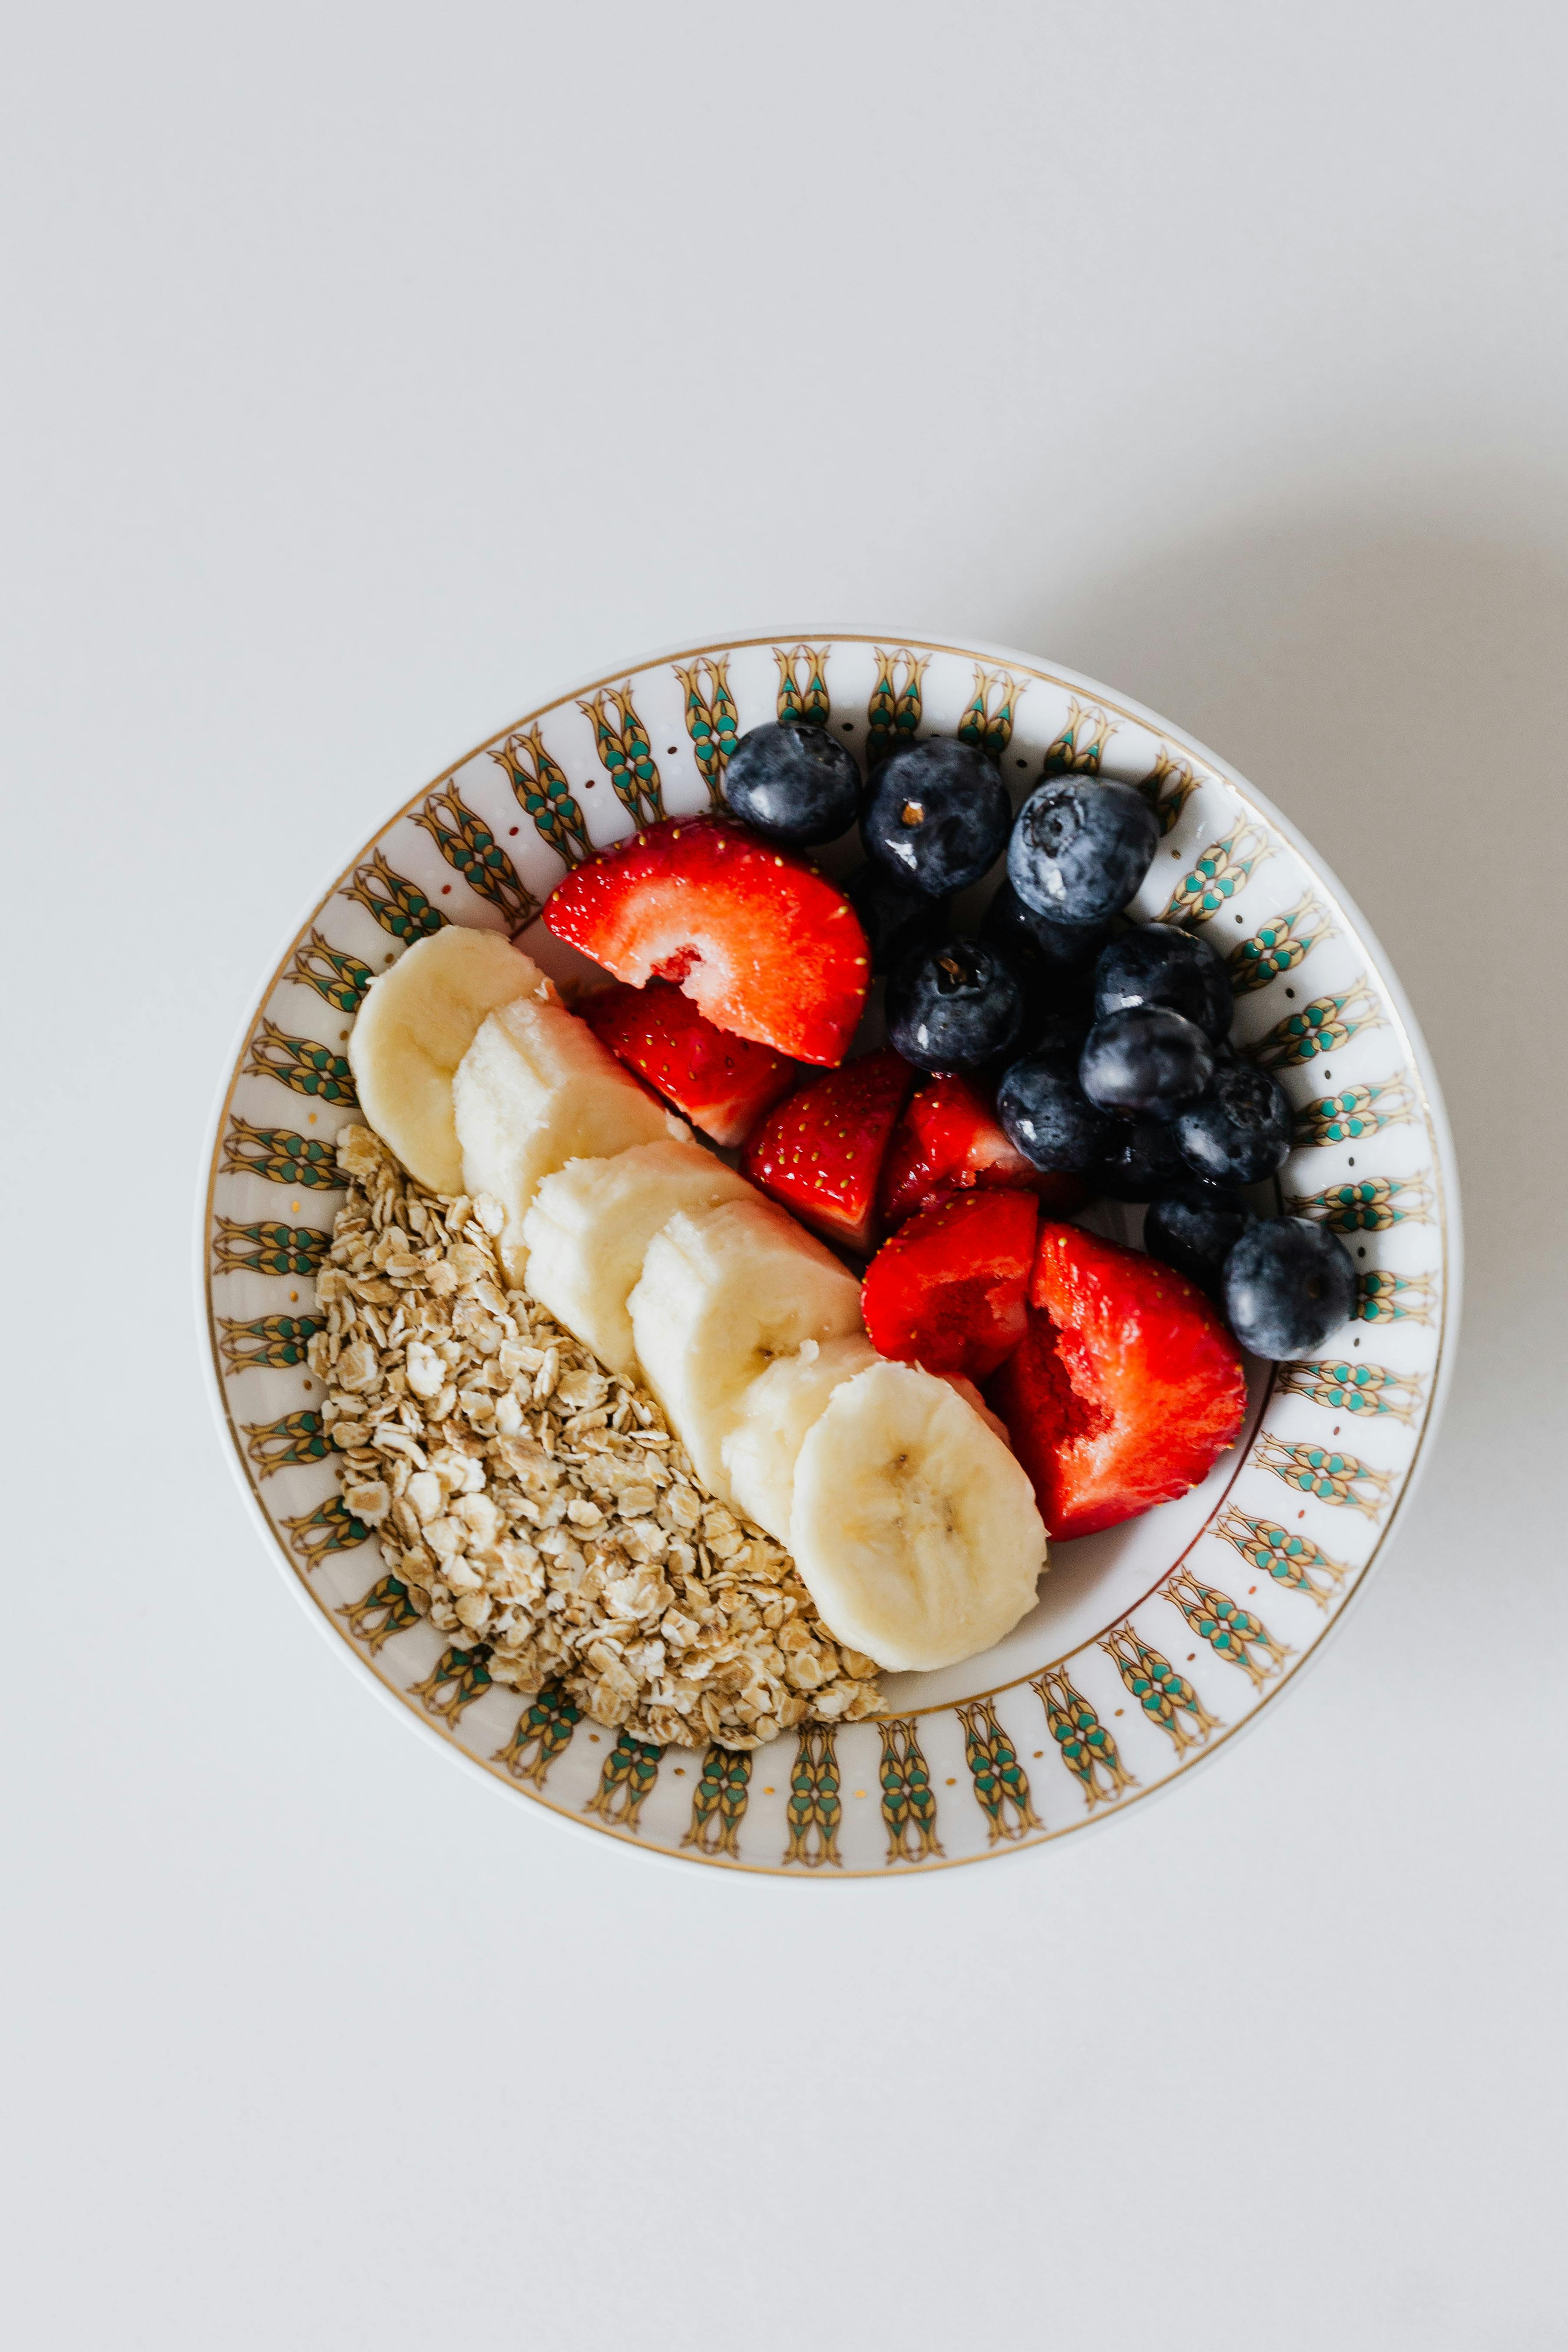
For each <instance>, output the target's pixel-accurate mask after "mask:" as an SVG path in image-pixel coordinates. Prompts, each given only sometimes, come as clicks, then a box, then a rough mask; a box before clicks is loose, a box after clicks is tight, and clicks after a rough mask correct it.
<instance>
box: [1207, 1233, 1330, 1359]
mask: <svg viewBox="0 0 1568 2352" xmlns="http://www.w3.org/2000/svg"><path fill="white" fill-rule="evenodd" d="M1224 1297H1225V1311H1226V1318H1227V1319H1228V1321H1229V1324H1230V1328H1231V1329H1232V1330H1233V1331H1234V1332H1235V1333H1236V1336H1237V1339H1239V1340H1240V1341H1241V1344H1242V1346H1243V1347H1244V1348H1250V1349H1251V1350H1252V1353H1253V1354H1254V1355H1255V1356H1263V1357H1265V1358H1267V1359H1268V1361H1269V1362H1271V1363H1277V1364H1278V1363H1289V1362H1291V1361H1292V1360H1297V1359H1299V1358H1301V1357H1304V1356H1313V1355H1315V1354H1316V1353H1317V1351H1318V1349H1320V1348H1321V1346H1322V1344H1323V1342H1324V1340H1325V1339H1327V1338H1328V1337H1329V1334H1330V1333H1331V1331H1335V1330H1337V1329H1338V1328H1339V1326H1340V1325H1341V1324H1342V1323H1347V1322H1348V1321H1349V1320H1350V1318H1351V1315H1352V1312H1353V1310H1354V1307H1355V1263H1354V1261H1353V1259H1352V1256H1351V1254H1350V1252H1349V1250H1347V1249H1346V1247H1345V1245H1344V1244H1343V1242H1342V1241H1341V1240H1340V1238H1339V1236H1338V1234H1331V1232H1330V1231H1329V1228H1328V1227H1327V1225H1320V1224H1315V1223H1313V1221H1312V1220H1311V1219H1310V1217H1266V1218H1265V1219H1264V1220H1263V1221H1262V1222H1261V1223H1258V1224H1256V1225H1249V1226H1248V1228H1247V1231H1246V1233H1244V1234H1242V1236H1241V1238H1240V1240H1239V1241H1238V1242H1237V1244H1236V1246H1235V1248H1234V1249H1233V1250H1232V1251H1231V1253H1230V1255H1229V1256H1228V1257H1227V1258H1226V1262H1225V1289H1224Z"/></svg>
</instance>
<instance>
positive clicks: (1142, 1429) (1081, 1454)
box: [986, 1224, 1247, 1541]
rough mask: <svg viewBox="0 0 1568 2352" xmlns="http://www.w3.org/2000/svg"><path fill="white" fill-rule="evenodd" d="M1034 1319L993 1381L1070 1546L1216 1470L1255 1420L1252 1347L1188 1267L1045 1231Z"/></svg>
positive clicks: (1022, 1454) (1052, 1524)
mask: <svg viewBox="0 0 1568 2352" xmlns="http://www.w3.org/2000/svg"><path fill="white" fill-rule="evenodd" d="M1029 1301H1030V1310H1029V1318H1028V1328H1027V1330H1026V1334H1025V1337H1024V1339H1023V1340H1022V1342H1021V1343H1020V1345H1019V1346H1018V1347H1017V1348H1016V1349H1015V1351H1014V1353H1013V1354H1012V1355H1011V1356H1010V1357H1008V1359H1007V1360H1006V1361H1005V1363H1004V1364H1003V1365H1002V1367H1001V1369H1000V1370H998V1371H997V1372H996V1373H995V1374H994V1377H993V1379H992V1380H991V1381H990V1382H989V1383H988V1385H987V1388H986V1395H987V1397H988V1399H989V1401H990V1402H991V1404H992V1405H993V1406H994V1408H995V1410H996V1411H997V1412H999V1413H1000V1414H1001V1415H1002V1418H1003V1420H1004V1421H1005V1423H1006V1424H1007V1431H1008V1434H1009V1436H1010V1437H1011V1439H1012V1442H1013V1450H1014V1452H1015V1453H1016V1454H1017V1457H1018V1459H1019V1461H1020V1462H1021V1463H1022V1464H1023V1465H1024V1467H1025V1469H1026V1470H1027V1472H1028V1473H1029V1476H1030V1478H1031V1479H1032V1481H1033V1482H1034V1487H1035V1494H1036V1497H1037V1500H1038V1503H1039V1506H1040V1515H1041V1517H1043V1518H1044V1520H1045V1522H1046V1526H1047V1530H1048V1531H1049V1533H1050V1534H1051V1535H1052V1536H1054V1537H1056V1538H1058V1539H1060V1540H1063V1541H1066V1540H1068V1539H1069V1538H1072V1537H1074V1536H1085V1535H1093V1534H1094V1533H1095V1532H1096V1531H1097V1530H1098V1529H1099V1528H1110V1527H1115V1526H1116V1525H1117V1524H1118V1522H1119V1521H1121V1520H1122V1519H1130V1518H1134V1517H1137V1516H1138V1515H1139V1513H1141V1512H1143V1511H1147V1510H1152V1508H1153V1507H1154V1505H1155V1504H1156V1503H1166V1502H1170V1501H1171V1500H1172V1499H1173V1497H1174V1496H1177V1495H1184V1494H1185V1493H1186V1492H1187V1490H1188V1488H1189V1487H1191V1486H1196V1485H1197V1484H1198V1482H1199V1480H1200V1479H1203V1478H1205V1477H1206V1476H1207V1475H1208V1473H1209V1471H1210V1469H1211V1468H1212V1466H1213V1465H1214V1461H1215V1456H1216V1454H1220V1453H1223V1452H1224V1450H1225V1449H1226V1446H1229V1445H1233V1444H1235V1442H1236V1440H1237V1436H1238V1435H1239V1433H1240V1431H1241V1427H1242V1423H1243V1422H1244V1421H1245V1419H1246V1415H1247V1381H1246V1377H1245V1374H1244V1372H1243V1369H1242V1361H1241V1355H1240V1351H1239V1349H1237V1345H1236V1342H1235V1341H1234V1340H1233V1339H1232V1338H1231V1336H1230V1334H1229V1332H1228V1331H1227V1330H1226V1328H1225V1326H1224V1324H1223V1323H1222V1322H1221V1321H1220V1319H1219V1317H1218V1316H1217V1315H1216V1314H1215V1310H1214V1308H1213V1307H1211V1306H1210V1305H1209V1303H1208V1301H1207V1299H1206V1298H1205V1297H1204V1296H1203V1293H1202V1292H1201V1291H1200V1290H1198V1289H1197V1288H1196V1287H1195V1286H1194V1284H1192V1283H1190V1282H1188V1281H1186V1280H1185V1279H1184V1277H1183V1276H1181V1275H1179V1274H1175V1273H1173V1272H1172V1271H1171V1269H1170V1268H1169V1267H1167V1266H1163V1265H1160V1264H1158V1262H1157V1261H1156V1260H1154V1259H1152V1258H1149V1257H1145V1256H1144V1255H1143V1254H1142V1252H1141V1251H1139V1250H1129V1249H1121V1248H1120V1247H1119V1246H1118V1245H1117V1244H1115V1243H1114V1242H1107V1241H1101V1240H1100V1237H1099V1235H1098V1234H1089V1233H1085V1232H1084V1231H1082V1229H1081V1228H1080V1227H1079V1226H1077V1225H1060V1224H1049V1225H1046V1226H1044V1227H1042V1229H1041V1232H1040V1237H1039V1245H1038V1249H1037V1255H1036V1259H1035V1266H1034V1272H1033V1275H1032V1276H1031V1278H1030V1284H1029Z"/></svg>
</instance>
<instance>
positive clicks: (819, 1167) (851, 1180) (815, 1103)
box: [742, 1045, 915, 1255]
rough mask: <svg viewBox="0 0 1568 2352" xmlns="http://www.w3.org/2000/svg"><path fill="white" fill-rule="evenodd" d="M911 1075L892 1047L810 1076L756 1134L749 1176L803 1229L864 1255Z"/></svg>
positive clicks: (748, 1153)
mask: <svg viewBox="0 0 1568 2352" xmlns="http://www.w3.org/2000/svg"><path fill="white" fill-rule="evenodd" d="M914 1076H915V1074H914V1072H913V1070H911V1069H910V1066H909V1064H908V1063H907V1062H906V1061H905V1060H904V1059H903V1057H902V1055H899V1054H895V1053H894V1052H893V1050H892V1047H891V1046H890V1045H889V1046H887V1047H885V1048H884V1049H883V1051H882V1052H881V1053H879V1054H868V1055H866V1057H865V1059H864V1060H863V1061H859V1062H846V1063H845V1065H844V1066H843V1067H842V1069H837V1070H829V1071H828V1072H827V1073H826V1076H823V1077H820V1078H812V1079H810V1080H809V1081H808V1082H807V1083H806V1085H805V1086H804V1087H801V1089H800V1091H799V1093H798V1094H793V1095H791V1097H790V1098H789V1100H788V1101H787V1102H783V1103H780V1105H779V1107H778V1108H777V1110H775V1111H774V1112H773V1115H772V1117H771V1118H765V1119H764V1120H763V1124H762V1125H761V1127H759V1128H758V1129H756V1130H755V1132H754V1133H753V1134H752V1139H751V1141H750V1142H749V1143H748V1144H747V1146H746V1150H745V1155H744V1158H743V1160H742V1169H743V1171H744V1172H745V1174H746V1175H748V1176H749V1177H750V1178H751V1180H752V1183H753V1184H759V1185H761V1187H762V1189H763V1192H771V1193H772V1194H773V1199H774V1200H775V1201H782V1202H784V1206H785V1208H786V1209H793V1210H794V1212H795V1215H796V1216H797V1217H799V1218H800V1220H801V1222H802V1223H804V1224H807V1225H814V1226H815V1227H816V1231H817V1232H818V1233H819V1234H826V1236H827V1238H828V1240H829V1241H838V1242H847V1244H848V1245H849V1247H850V1248H851V1249H853V1250H858V1251H859V1252H860V1253H861V1254H862V1255H864V1254H865V1252H866V1251H868V1249H869V1248H870V1247H871V1244H872V1243H873V1241H874V1240H875V1238H876V1230H877V1224H876V1218H877V1207H876V1204H877V1178H878V1175H879V1172H880V1170H881V1166H882V1155H883V1153H884V1152H885V1151H886V1150H887V1148H888V1139H889V1136H890V1135H891V1134H892V1132H893V1129H894V1128H895V1127H896V1126H897V1125H898V1119H899V1113H900V1111H901V1110H902V1108H903V1107H904V1104H905V1102H906V1101H907V1100H908V1098H909V1091H910V1087H911V1086H912V1085H913V1084H914Z"/></svg>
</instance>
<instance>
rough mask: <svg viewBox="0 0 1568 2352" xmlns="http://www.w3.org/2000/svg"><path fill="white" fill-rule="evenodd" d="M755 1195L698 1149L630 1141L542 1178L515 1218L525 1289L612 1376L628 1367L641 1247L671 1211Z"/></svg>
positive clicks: (632, 1362)
mask: <svg viewBox="0 0 1568 2352" xmlns="http://www.w3.org/2000/svg"><path fill="white" fill-rule="evenodd" d="M756 1197H757V1196H756V1193H755V1192H754V1191H753V1190H752V1186H751V1185H750V1184H748V1183H747V1182H746V1180H745V1178H744V1177H743V1176H737V1175H736V1174H735V1172H734V1171H733V1169H731V1168H727V1167H726V1166H725V1165H724V1162H723V1161H722V1160H716V1159H715V1158H714V1156H713V1154H712V1152H710V1151H704V1150H703V1149H702V1147H701V1145H700V1143H639V1144H637V1145H636V1146H635V1147H634V1148H633V1149H632V1150H630V1151H618V1152H617V1153H616V1156H615V1158H614V1159H613V1160H569V1161H568V1162H567V1164H566V1166H565V1167H564V1168H562V1169H559V1170H558V1171H556V1173H555V1174H554V1175H553V1176H546V1177H545V1179H544V1181H543V1182H542V1184H541V1185H540V1187H539V1190H538V1192H535V1194H534V1196H533V1201H532V1203H531V1206H530V1208H529V1211H528V1213H527V1215H526V1216H525V1217H524V1218H523V1221H522V1239H523V1244H524V1247H525V1248H526V1249H527V1252H528V1265H527V1270H526V1274H527V1285H528V1288H529V1290H530V1292H531V1295H532V1296H533V1297H535V1298H537V1299H538V1301H539V1303H540V1305H541V1306H542V1307H548V1309H549V1311H550V1313H551V1314H552V1315H553V1316H554V1318H555V1319H556V1321H557V1322H558V1323H564V1324H565V1326H566V1328H567V1329H568V1331H571V1332H573V1333H574V1335H575V1337H576V1338H577V1339H581V1340H582V1341H583V1342H584V1345H585V1346H587V1347H590V1348H592V1349H593V1350H594V1353H595V1355H596V1356H597V1357H598V1359H599V1361H600V1362H601V1363H602V1364H607V1365H608V1366H609V1368H610V1370H612V1371H613V1372H626V1373H632V1372H635V1371H636V1370H637V1345H636V1342H635V1341H634V1339H633V1338H632V1318H631V1317H630V1316H629V1315H628V1314H627V1312H626V1300H627V1298H628V1297H630V1296H631V1291H632V1286H633V1285H634V1284H635V1283H636V1281H637V1276H639V1275H640V1274H641V1272H642V1265H643V1258H644V1256H645V1255H646V1254H647V1245H648V1244H649V1242H650V1241H652V1239H653V1237H654V1235H655V1234H657V1233H658V1229H659V1227H660V1226H661V1225H666V1224H668V1223H669V1220H670V1218H671V1217H673V1216H674V1214H675V1213H676V1211H677V1210H678V1209H711V1208H714V1207H716V1206H717V1205H718V1203H719V1202H721V1201H754V1200H755V1199H756Z"/></svg>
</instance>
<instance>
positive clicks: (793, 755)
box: [724, 719, 860, 849]
mask: <svg viewBox="0 0 1568 2352" xmlns="http://www.w3.org/2000/svg"><path fill="white" fill-rule="evenodd" d="M724 798H725V800H726V802H727V803H728V804H729V806H730V807H731V809H732V810H733V812H734V814H736V815H737V816H738V817H739V818H740V819H741V821H742V824H749V825H750V826H751V827H752V831H753V832H755V833H760V834H761V835H762V836H763V840H764V841H783V842H788V843H790V844H791V845H793V846H794V847H795V848H796V849H803V848H806V847H809V846H810V845H811V844H812V843H814V842H819V841H837V838H838V836H839V835H840V834H841V833H847V831H848V829H849V827H850V826H851V825H852V824H854V822H855V814H856V811H857V810H858V807H859V805H860V771H859V769H858V767H857V766H856V765H855V760H854V755H853V754H852V753H851V752H850V751H848V750H847V747H846V746H845V745H844V744H842V743H841V742H840V741H839V740H838V738H837V735H830V734H829V733H828V731H827V730H826V727H806V726H804V725H803V724H802V723H801V721H800V720H799V719H769V721H768V723H767V725H766V726H765V727H753V728H752V730H751V732H750V734H749V735H742V738H741V740H740V741H739V742H738V743H737V744H736V746H735V748H734V750H733V751H731V754H730V760H729V764H728V766H727V767H726V768H725V770H724Z"/></svg>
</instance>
